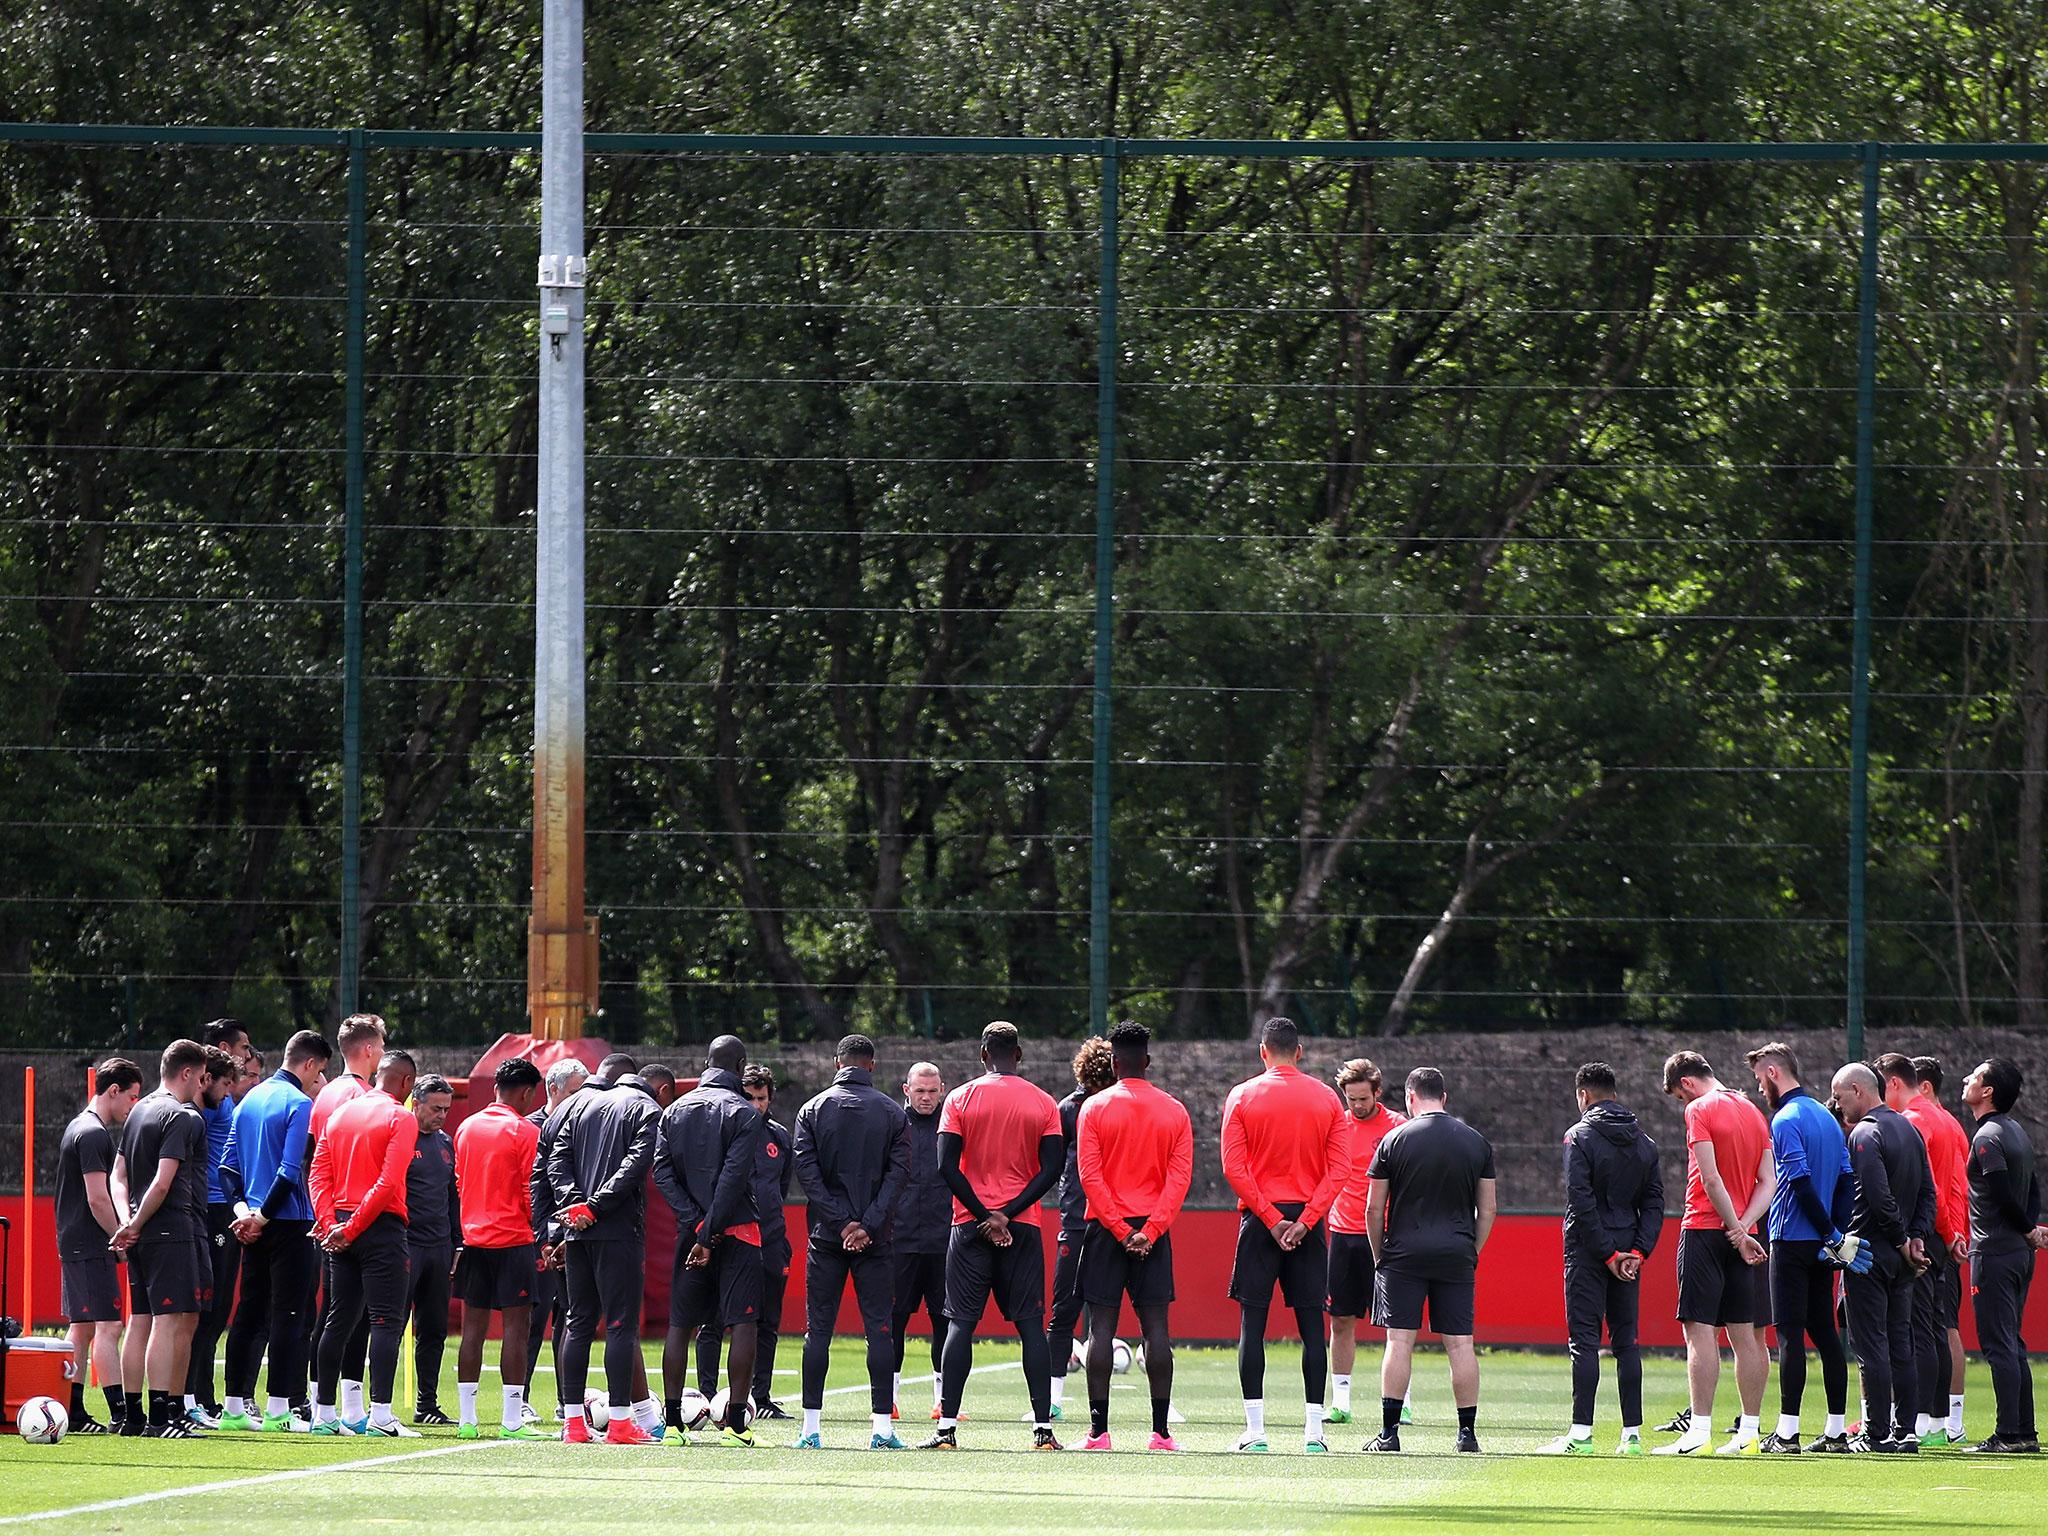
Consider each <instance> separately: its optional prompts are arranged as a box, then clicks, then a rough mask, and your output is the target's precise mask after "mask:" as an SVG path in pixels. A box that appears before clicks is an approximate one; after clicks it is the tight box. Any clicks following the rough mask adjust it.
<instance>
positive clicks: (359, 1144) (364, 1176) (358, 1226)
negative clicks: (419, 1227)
mask: <svg viewBox="0 0 2048 1536" xmlns="http://www.w3.org/2000/svg"><path fill="white" fill-rule="evenodd" d="M419 1140H420V1123H419V1121H418V1120H417V1119H415V1118H414V1116H413V1113H412V1111H411V1110H409V1109H407V1108H406V1107H405V1106H404V1105H403V1104H401V1103H399V1102H398V1101H397V1100H396V1099H394V1098H392V1097H391V1095H390V1094H388V1093H385V1092H384V1091H383V1090H382V1089H379V1088H372V1089H371V1090H370V1091H369V1092H368V1093H366V1094H363V1095H362V1096H361V1097H359V1098H356V1099H352V1100H350V1101H349V1102H348V1103H347V1104H345V1105H343V1106H342V1107H341V1108H340V1109H338V1110H336V1111H335V1113H334V1116H333V1118H332V1119H330V1120H329V1121H328V1122H327V1134H326V1135H325V1136H322V1137H321V1138H320V1145H319V1146H318V1147H317V1148H316V1149H315V1150H314V1152H313V1163H314V1166H315V1167H318V1166H320V1164H321V1163H322V1161H323V1160H324V1161H325V1163H326V1169H325V1177H323V1178H322V1179H321V1180H320V1193H321V1197H322V1199H323V1200H324V1201H325V1204H324V1205H322V1206H316V1207H315V1208H314V1210H313V1225H314V1229H315V1230H316V1231H321V1232H325V1231H327V1230H328V1229H329V1228H331V1227H332V1226H333V1225H334V1217H335V1213H336V1212H338V1211H348V1212H349V1213H350V1215H349V1219H348V1223H347V1225H346V1226H345V1227H344V1228H343V1231H344V1232H345V1233H346V1235H347V1237H348V1239H349V1241H351V1242H353V1241H355V1239H356V1238H357V1237H359V1236H361V1235H362V1233H363V1230H364V1229H365V1228H366V1227H368V1226H369V1225H370V1223H371V1222H373V1221H375V1220H376V1219H377V1218H378V1217H379V1216H382V1215H385V1214H386V1213H389V1214H391V1215H394V1216H396V1217H397V1218H398V1219H399V1220H400V1221H403V1220H405V1214H406V1213H405V1174H406V1170H407V1168H409V1167H410V1166H411V1164H412V1154H413V1150H414V1148H416V1147H417V1146H418V1145H419Z"/></svg>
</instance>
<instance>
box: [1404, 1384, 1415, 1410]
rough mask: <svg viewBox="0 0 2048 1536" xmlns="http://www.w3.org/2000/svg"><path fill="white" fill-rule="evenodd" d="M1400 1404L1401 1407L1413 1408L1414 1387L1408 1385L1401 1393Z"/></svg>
mask: <svg viewBox="0 0 2048 1536" xmlns="http://www.w3.org/2000/svg"><path fill="white" fill-rule="evenodd" d="M1401 1406H1402V1407H1403V1408H1413V1407H1414V1406H1415V1389H1414V1388H1413V1387H1410V1388H1409V1389H1408V1390H1407V1391H1406V1392H1403V1393H1402V1394H1401Z"/></svg>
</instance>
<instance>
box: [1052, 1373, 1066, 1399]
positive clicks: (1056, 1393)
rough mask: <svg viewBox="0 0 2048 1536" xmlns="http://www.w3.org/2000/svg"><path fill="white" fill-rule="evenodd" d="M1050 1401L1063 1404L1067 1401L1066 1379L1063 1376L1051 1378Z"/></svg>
mask: <svg viewBox="0 0 2048 1536" xmlns="http://www.w3.org/2000/svg"><path fill="white" fill-rule="evenodd" d="M1052 1400H1053V1401H1054V1402H1055V1403H1064V1402H1065V1401H1066V1400H1067V1378H1066V1377H1064V1376H1055V1377H1053V1379H1052Z"/></svg>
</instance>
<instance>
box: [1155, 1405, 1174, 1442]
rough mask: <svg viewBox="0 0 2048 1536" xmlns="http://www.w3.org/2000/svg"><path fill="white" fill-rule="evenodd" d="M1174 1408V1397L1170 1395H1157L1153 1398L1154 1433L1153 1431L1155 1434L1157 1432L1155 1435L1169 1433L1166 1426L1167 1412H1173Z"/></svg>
mask: <svg viewBox="0 0 2048 1536" xmlns="http://www.w3.org/2000/svg"><path fill="white" fill-rule="evenodd" d="M1172 1409H1173V1399H1172V1398H1170V1397H1155V1398H1153V1399H1152V1433H1153V1434H1155V1435H1164V1434H1166V1433H1168V1430H1167V1427H1166V1416H1167V1414H1168V1413H1169V1412H1171V1411H1172Z"/></svg>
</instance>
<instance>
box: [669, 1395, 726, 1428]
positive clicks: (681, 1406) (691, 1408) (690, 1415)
mask: <svg viewBox="0 0 2048 1536" xmlns="http://www.w3.org/2000/svg"><path fill="white" fill-rule="evenodd" d="M718 1400H719V1402H720V1403H723V1402H724V1401H725V1394H724V1393H723V1392H721V1393H719V1394H718ZM676 1402H677V1407H678V1410H679V1412H680V1413H681V1415H682V1420H683V1428H685V1429H702V1428H703V1427H704V1426H705V1425H706V1424H709V1423H710V1422H711V1400H710V1399H709V1398H707V1397H706V1396H705V1395H704V1394H703V1393H702V1392H699V1391H698V1390H697V1389H696V1388H695V1387H685V1388H684V1389H683V1395H682V1396H681V1397H680V1398H678V1399H677V1400H676Z"/></svg>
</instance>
